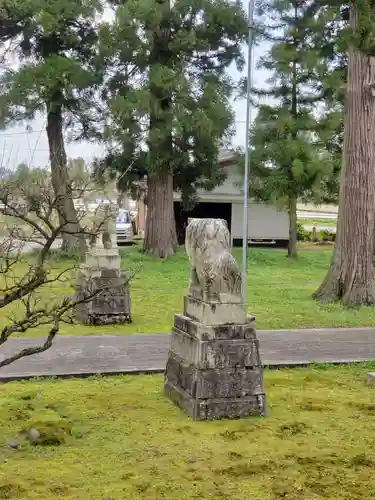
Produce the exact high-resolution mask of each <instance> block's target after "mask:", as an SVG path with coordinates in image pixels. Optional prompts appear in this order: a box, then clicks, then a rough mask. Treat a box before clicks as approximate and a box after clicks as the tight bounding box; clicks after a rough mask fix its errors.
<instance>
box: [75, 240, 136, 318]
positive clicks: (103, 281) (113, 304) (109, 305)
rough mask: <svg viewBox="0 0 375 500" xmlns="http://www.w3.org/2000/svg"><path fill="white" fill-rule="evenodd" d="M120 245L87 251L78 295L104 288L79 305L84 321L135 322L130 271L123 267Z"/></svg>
mask: <svg viewBox="0 0 375 500" xmlns="http://www.w3.org/2000/svg"><path fill="white" fill-rule="evenodd" d="M120 262H121V259H120V255H119V251H118V248H117V247H116V248H110V249H105V248H94V249H90V250H89V251H88V252H87V254H86V263H85V265H84V266H83V267H82V268H81V270H80V272H79V273H78V276H77V283H76V296H77V298H80V297H84V296H85V294H86V296H87V292H89V293H94V292H96V291H97V290H101V291H100V293H98V295H96V296H95V297H94V298H93V299H92V300H91V301H89V302H87V303H82V304H79V305H77V307H76V317H77V320H78V321H79V322H80V323H83V324H88V325H108V324H118V323H131V312H130V294H129V288H128V285H127V284H126V282H127V274H126V272H124V271H122V270H121V269H120Z"/></svg>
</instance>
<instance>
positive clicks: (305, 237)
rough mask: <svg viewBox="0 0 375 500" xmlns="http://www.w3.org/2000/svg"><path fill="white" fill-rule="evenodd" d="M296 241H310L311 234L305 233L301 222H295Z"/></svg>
mask: <svg viewBox="0 0 375 500" xmlns="http://www.w3.org/2000/svg"><path fill="white" fill-rule="evenodd" d="M297 240H298V241H310V240H311V233H310V231H307V230H306V229H305V228H304V227H303V224H301V222H297Z"/></svg>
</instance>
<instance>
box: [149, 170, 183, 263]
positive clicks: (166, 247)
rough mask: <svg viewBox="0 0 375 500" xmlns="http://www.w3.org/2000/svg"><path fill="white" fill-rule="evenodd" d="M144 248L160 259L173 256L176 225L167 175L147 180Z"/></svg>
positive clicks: (170, 187) (162, 174)
mask: <svg viewBox="0 0 375 500" xmlns="http://www.w3.org/2000/svg"><path fill="white" fill-rule="evenodd" d="M147 200H148V203H147V219H146V235H145V248H147V250H148V252H150V253H152V254H154V255H156V256H157V257H161V258H164V259H165V258H168V257H170V256H171V255H173V254H174V250H175V246H176V224H175V219H174V211H173V177H172V175H171V174H168V173H158V174H152V175H150V176H149V178H148V196H147Z"/></svg>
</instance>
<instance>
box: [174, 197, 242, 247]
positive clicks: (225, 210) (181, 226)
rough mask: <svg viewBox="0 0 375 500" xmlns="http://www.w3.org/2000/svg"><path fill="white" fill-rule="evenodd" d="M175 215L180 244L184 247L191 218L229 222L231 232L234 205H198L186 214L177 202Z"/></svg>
mask: <svg viewBox="0 0 375 500" xmlns="http://www.w3.org/2000/svg"><path fill="white" fill-rule="evenodd" d="M174 215H175V220H176V230H177V239H178V244H179V245H183V244H184V243H185V230H186V226H187V221H188V218H189V217H196V218H198V219H203V218H213V219H225V220H226V221H227V224H228V229H229V232H230V230H231V220H232V204H231V203H198V205H196V206H195V207H194V208H193V210H191V211H190V212H185V211H184V210H183V209H182V206H181V203H180V202H179V201H175V203H174Z"/></svg>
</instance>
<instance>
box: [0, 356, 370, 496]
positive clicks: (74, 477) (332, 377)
mask: <svg viewBox="0 0 375 500" xmlns="http://www.w3.org/2000/svg"><path fill="white" fill-rule="evenodd" d="M370 369H372V370H374V369H375V364H374V363H372V364H371V363H368V364H366V365H365V364H363V365H356V366H354V365H353V366H346V367H335V368H333V367H324V368H323V367H318V366H317V367H315V368H300V369H294V370H283V371H271V372H270V371H268V372H266V377H265V379H266V390H267V396H268V402H269V412H270V414H269V416H268V417H267V418H265V419H260V418H252V419H242V420H234V421H218V422H193V421H191V420H190V419H189V418H187V417H186V416H185V415H184V414H183V413H182V412H181V411H180V410H179V409H178V408H176V407H174V406H173V405H172V404H171V403H170V402H169V401H168V400H167V399H165V397H164V396H163V394H162V384H163V379H162V376H131V377H130V376H126V377H125V376H124V377H116V378H93V379H88V380H68V381H67V380H65V381H62V380H52V381H47V380H44V381H35V382H34V381H33V382H17V383H16V382H14V383H9V384H6V385H3V386H2V388H1V395H0V403H1V404H0V418H1V422H2V425H1V427H0V498H1V499H8V500H13V499H24V500H26V499H28V500H31V499H38V500H51V499H57V498H61V499H65V500H78V499H79V500H138V499H145V500H146V499H147V500H149V499H160V500H161V499H170V500H178V499H186V500H191V499H218V500H225V499H231V500H232V499H233V500H249V499H251V500H274V499H275V500H276V499H280V498H285V499H289V500H307V499H308V500H310V499H311V500H313V499H314V500H318V499H327V498H328V499H332V500H333V499H334V500H343V499H348V500H356V499H358V500H363V499H370V498H374V491H375V475H374V473H373V471H374V467H375V446H374V444H375V404H374V391H375V388H374V387H371V386H367V385H366V383H365V382H364V381H365V377H366V372H367V371H368V370H370ZM59 419H63V421H64V422H69V423H70V425H71V426H72V429H71V435H70V436H68V437H67V440H66V442H65V444H61V445H59V446H57V445H55V446H41V445H38V446H33V445H31V444H29V443H28V442H26V441H25V440H23V439H21V440H20V443H21V446H20V449H19V450H11V449H8V446H7V442H8V440H12V439H18V438H19V433H20V431H22V430H24V429H28V428H29V427H30V426H34V425H35V423H34V422H35V420H38V421H39V422H50V423H53V422H58V421H59ZM38 425H39V426H40V424H38ZM66 425H67V424H66Z"/></svg>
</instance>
